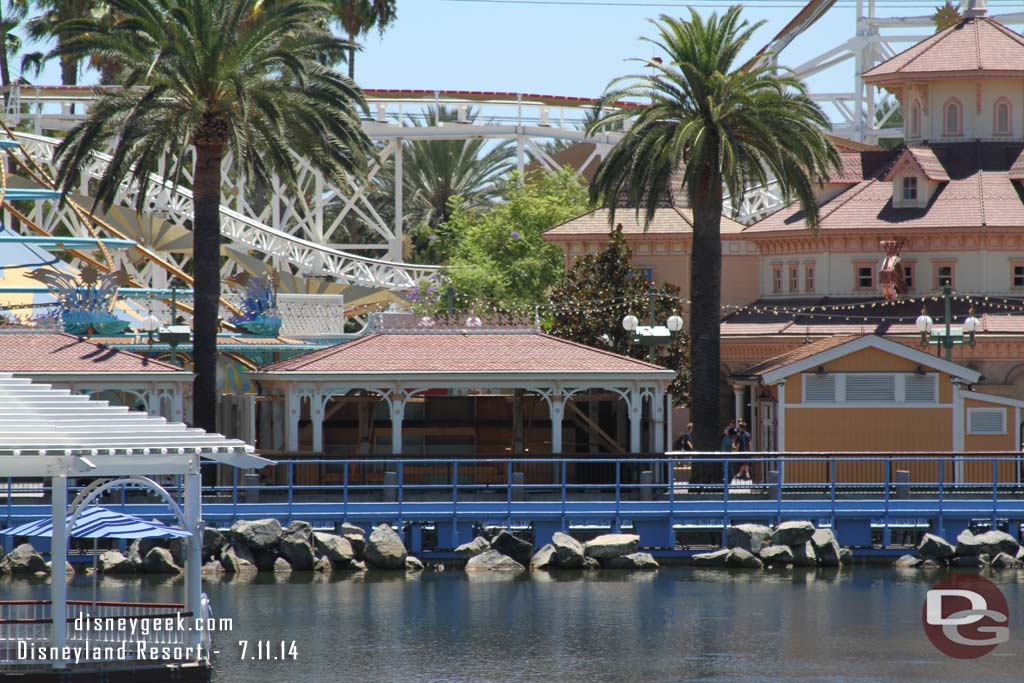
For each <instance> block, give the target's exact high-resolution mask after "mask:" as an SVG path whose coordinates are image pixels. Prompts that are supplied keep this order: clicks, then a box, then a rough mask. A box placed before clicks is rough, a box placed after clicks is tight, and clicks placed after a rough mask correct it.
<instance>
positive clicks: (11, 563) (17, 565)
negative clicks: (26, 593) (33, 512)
mask: <svg viewBox="0 0 1024 683" xmlns="http://www.w3.org/2000/svg"><path fill="white" fill-rule="evenodd" d="M119 554H120V553H119ZM45 571H46V560H44V559H43V556H42V555H40V554H39V553H37V552H36V549H35V548H33V547H32V546H31V545H29V544H28V543H22V544H21V545H19V546H18V547H16V548H15V549H14V550H12V551H11V552H9V553H7V554H6V555H4V558H3V559H2V560H0V574H35V573H36V572H45Z"/></svg>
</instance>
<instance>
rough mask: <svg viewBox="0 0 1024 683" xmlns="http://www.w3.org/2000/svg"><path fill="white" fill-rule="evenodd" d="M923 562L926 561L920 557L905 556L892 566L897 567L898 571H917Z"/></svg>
mask: <svg viewBox="0 0 1024 683" xmlns="http://www.w3.org/2000/svg"><path fill="white" fill-rule="evenodd" d="M923 562H924V560H922V559H921V558H919V557H914V556H913V555H904V556H902V557H901V558H900V559H898V560H896V561H895V562H893V564H892V566H894V567H896V568H897V569H917V568H918V567H920V566H921V564H922V563H923Z"/></svg>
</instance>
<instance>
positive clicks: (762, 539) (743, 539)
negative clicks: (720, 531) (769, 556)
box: [725, 524, 772, 555]
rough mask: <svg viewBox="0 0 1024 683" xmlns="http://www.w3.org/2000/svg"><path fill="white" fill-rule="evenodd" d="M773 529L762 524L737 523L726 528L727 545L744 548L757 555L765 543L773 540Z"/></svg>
mask: <svg viewBox="0 0 1024 683" xmlns="http://www.w3.org/2000/svg"><path fill="white" fill-rule="evenodd" d="M771 537H772V530H771V528H770V527H766V526H764V525H762V524H737V525H736V526H730V527H727V528H726V529H725V545H726V546H727V547H729V548H743V549H744V550H746V551H747V552H750V553H754V554H755V555H756V554H757V553H759V552H761V548H762V547H764V544H765V543H767V542H768V541H769V540H771Z"/></svg>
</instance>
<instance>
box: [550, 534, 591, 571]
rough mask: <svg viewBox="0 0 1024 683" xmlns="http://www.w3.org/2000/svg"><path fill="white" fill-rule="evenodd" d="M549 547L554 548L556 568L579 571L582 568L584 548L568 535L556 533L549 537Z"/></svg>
mask: <svg viewBox="0 0 1024 683" xmlns="http://www.w3.org/2000/svg"><path fill="white" fill-rule="evenodd" d="M551 545H553V546H554V547H555V557H557V558H558V566H559V567H564V568H565V569H579V568H580V567H582V566H583V557H584V550H585V549H584V547H583V544H582V543H580V542H579V541H577V540H576V539H575V538H573V537H572V536H570V535H569V534H563V533H562V532H561V531H556V532H555V533H554V535H552V536H551Z"/></svg>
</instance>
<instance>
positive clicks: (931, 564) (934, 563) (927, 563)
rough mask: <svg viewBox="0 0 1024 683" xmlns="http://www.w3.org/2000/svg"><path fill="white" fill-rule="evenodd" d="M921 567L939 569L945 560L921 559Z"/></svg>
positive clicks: (943, 565) (944, 564)
mask: <svg viewBox="0 0 1024 683" xmlns="http://www.w3.org/2000/svg"><path fill="white" fill-rule="evenodd" d="M920 566H921V569H941V568H942V567H945V566H946V561H945V560H922V561H921V565H920Z"/></svg>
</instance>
